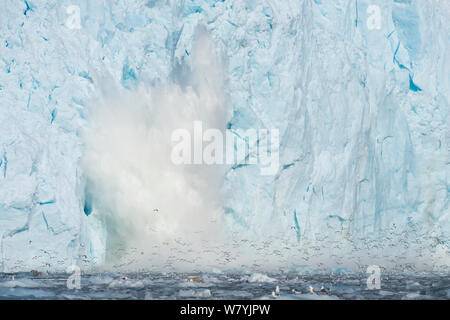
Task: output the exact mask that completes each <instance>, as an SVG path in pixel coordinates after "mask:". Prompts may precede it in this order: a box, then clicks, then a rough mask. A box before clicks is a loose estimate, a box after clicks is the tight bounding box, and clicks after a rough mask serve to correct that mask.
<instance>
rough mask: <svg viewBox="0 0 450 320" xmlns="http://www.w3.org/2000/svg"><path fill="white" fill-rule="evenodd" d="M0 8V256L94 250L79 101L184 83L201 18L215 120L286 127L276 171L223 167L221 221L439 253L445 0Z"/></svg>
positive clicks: (432, 263)
mask: <svg viewBox="0 0 450 320" xmlns="http://www.w3.org/2000/svg"><path fill="white" fill-rule="evenodd" d="M1 7H2V10H1V11H0V31H1V33H0V37H1V39H0V58H1V59H0V105H1V112H0V236H1V239H0V240H1V247H0V271H3V272H7V271H15V270H31V269H44V270H65V268H66V267H67V266H68V265H72V264H78V265H80V264H82V265H85V266H98V265H101V264H102V262H103V260H104V258H105V251H106V250H107V247H108V246H107V245H106V244H105V243H106V242H107V237H108V232H107V231H106V226H105V225H104V223H105V222H104V221H103V222H102V221H101V220H98V219H96V214H98V212H96V211H95V201H96V199H95V197H93V196H92V195H91V194H90V192H89V179H88V178H86V172H84V170H83V167H82V166H81V165H80V164H81V162H82V159H83V153H84V150H85V146H86V141H85V140H84V139H83V130H84V129H85V128H86V127H87V126H88V124H89V123H90V120H91V117H90V113H89V108H90V105H91V101H92V100H93V99H96V98H98V97H101V96H102V94H103V93H102V92H104V91H102V90H103V87H104V86H105V83H106V82H113V83H115V84H117V85H118V86H119V87H120V89H119V90H120V92H125V93H130V92H131V93H133V92H137V91H138V90H139V88H142V87H146V88H152V87H155V86H159V85H161V83H167V82H172V83H177V84H179V85H180V87H183V84H184V82H185V81H186V78H187V76H186V74H187V73H189V72H190V71H191V72H194V73H195V70H192V69H193V68H192V66H193V55H192V53H193V51H195V50H194V42H195V41H194V40H195V37H196V30H198V27H199V26H201V27H202V28H204V29H205V30H206V31H207V33H208V34H209V36H210V37H211V39H212V40H213V43H214V46H215V51H216V52H217V54H218V56H220V57H221V59H222V61H223V65H222V67H221V68H222V69H223V70H224V82H225V84H224V88H225V89H224V90H225V93H224V95H226V104H227V106H228V109H227V110H228V111H227V112H228V114H227V121H226V123H224V126H225V125H226V126H227V127H228V128H230V129H248V128H271V127H275V128H278V129H279V130H280V134H281V135H280V138H281V139H280V167H279V170H278V172H277V174H276V175H274V176H262V175H260V172H259V170H258V168H257V167H252V166H235V167H232V168H228V170H227V171H226V172H224V173H223V184H222V187H221V197H222V206H223V212H224V213H223V217H222V222H221V223H222V226H223V229H224V230H228V232H230V233H238V234H239V235H240V236H241V237H245V238H248V239H251V240H253V241H257V242H258V241H261V242H263V241H267V240H269V241H272V240H271V239H278V238H282V240H280V241H281V242H280V243H283V244H284V247H283V246H281V245H280V246H279V247H280V251H279V252H281V253H280V254H281V255H282V256H286V255H289V254H290V253H289V250H291V251H292V250H298V254H299V257H311V256H314V255H315V253H316V251H320V249H321V248H327V249H330V250H331V251H332V252H334V253H335V254H336V255H339V254H340V253H342V255H344V254H347V255H349V256H352V253H355V252H365V253H366V255H367V257H369V258H367V259H366V260H362V262H363V263H365V262H367V263H370V262H371V260H370V257H371V254H372V253H373V259H374V260H373V261H375V262H376V263H380V264H383V261H384V260H383V257H384V259H385V260H389V259H394V260H396V263H400V264H407V263H408V264H414V262H415V261H419V260H420V261H422V260H423V261H425V262H423V269H426V270H428V271H430V270H435V269H440V268H441V269H442V268H444V269H445V268H447V269H448V265H449V256H450V251H449V250H450V249H449V248H450V217H449V213H450V208H449V199H450V197H449V192H450V179H449V173H450V172H449V165H450V157H449V151H450V131H449V127H448V125H449V119H450V108H449V99H450V77H449V74H450V38H449V37H450V24H449V17H450V4H449V3H448V2H447V1H444V0H443V1H439V0H429V1H425V0H340V1H331V0H295V1H294V0H286V1H285V0H283V1H281V0H280V1H256V0H245V1H244V0H241V1H213V0H204V1H162V0H148V1H137V0H133V1H125V0H115V1H101V0H98V1H92V0H84V1H82V0H45V1H44V0H43V1H40V0H25V1H19V0H3V1H2V3H1ZM78 17H79V18H80V19H79V21H78V20H77V18H78ZM189 70H190V71H189ZM180 90H181V89H180ZM154 112H158V111H157V109H156V110H154ZM113 161H114V159H113ZM152 209H153V208H152ZM273 252H274V251H273ZM279 252H278V253H279ZM278 253H277V254H278ZM327 257H328V258H329V259H331V258H330V256H329V255H328V253H327ZM398 257H404V258H405V261H399V260H398ZM267 259H270V258H267ZM336 259H338V258H336ZM327 261H328V262H329V264H330V266H336V265H335V260H332V259H331V260H327ZM287 263H289V264H292V265H295V264H296V263H298V264H304V261H301V262H300V260H298V261H295V260H294V261H293V260H289V261H287Z"/></svg>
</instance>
